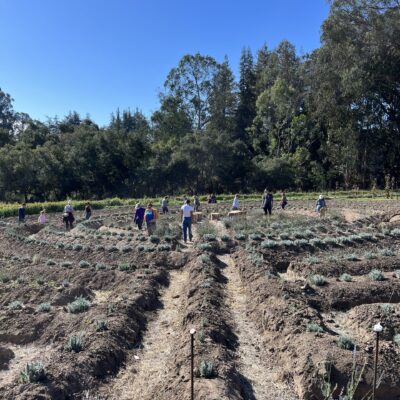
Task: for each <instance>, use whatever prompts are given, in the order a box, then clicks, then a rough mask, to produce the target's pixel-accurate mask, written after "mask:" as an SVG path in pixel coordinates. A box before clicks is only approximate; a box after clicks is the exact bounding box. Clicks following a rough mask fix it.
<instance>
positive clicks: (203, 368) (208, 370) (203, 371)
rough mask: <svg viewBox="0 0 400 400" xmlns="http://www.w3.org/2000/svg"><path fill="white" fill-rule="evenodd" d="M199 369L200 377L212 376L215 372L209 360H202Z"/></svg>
mask: <svg viewBox="0 0 400 400" xmlns="http://www.w3.org/2000/svg"><path fill="white" fill-rule="evenodd" d="M199 371H200V376H201V377H202V378H207V379H209V378H212V377H213V376H214V373H215V371H214V364H213V363H212V362H211V361H204V360H202V361H201V363H200V368H199Z"/></svg>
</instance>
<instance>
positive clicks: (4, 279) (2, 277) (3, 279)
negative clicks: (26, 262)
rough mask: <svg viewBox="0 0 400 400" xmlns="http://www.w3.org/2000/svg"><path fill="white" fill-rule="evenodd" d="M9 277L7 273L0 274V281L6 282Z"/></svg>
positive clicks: (8, 280)
mask: <svg viewBox="0 0 400 400" xmlns="http://www.w3.org/2000/svg"><path fill="white" fill-rule="evenodd" d="M10 280H11V279H10V277H9V276H8V275H0V281H1V282H2V283H8V282H10Z"/></svg>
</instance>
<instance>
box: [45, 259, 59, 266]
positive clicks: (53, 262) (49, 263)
mask: <svg viewBox="0 0 400 400" xmlns="http://www.w3.org/2000/svg"><path fill="white" fill-rule="evenodd" d="M46 265H47V266H48V267H50V266H52V265H57V262H56V261H54V260H47V261H46Z"/></svg>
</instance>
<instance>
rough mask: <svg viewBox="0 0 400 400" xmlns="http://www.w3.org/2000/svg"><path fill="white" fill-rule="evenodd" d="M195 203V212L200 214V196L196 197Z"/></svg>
mask: <svg viewBox="0 0 400 400" xmlns="http://www.w3.org/2000/svg"><path fill="white" fill-rule="evenodd" d="M193 203H194V210H195V211H196V212H199V211H200V199H199V196H194V199H193Z"/></svg>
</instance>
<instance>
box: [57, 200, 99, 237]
mask: <svg viewBox="0 0 400 400" xmlns="http://www.w3.org/2000/svg"><path fill="white" fill-rule="evenodd" d="M74 213H75V211H74V207H73V206H72V204H71V202H70V201H69V200H68V203H67V205H66V206H65V207H64V212H63V222H64V223H65V229H66V230H69V229H72V228H73V226H74V221H75V216H74ZM91 216H92V206H91V205H90V203H86V205H85V219H86V220H88V219H90V218H91Z"/></svg>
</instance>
